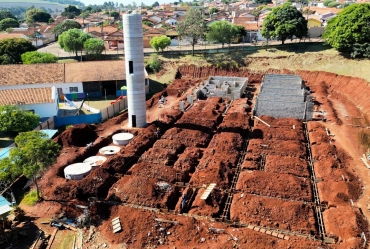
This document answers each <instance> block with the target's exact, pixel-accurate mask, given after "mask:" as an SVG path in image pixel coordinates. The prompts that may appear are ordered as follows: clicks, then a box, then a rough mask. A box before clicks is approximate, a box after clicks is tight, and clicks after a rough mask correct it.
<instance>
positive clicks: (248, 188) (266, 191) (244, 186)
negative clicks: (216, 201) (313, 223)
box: [236, 170, 312, 202]
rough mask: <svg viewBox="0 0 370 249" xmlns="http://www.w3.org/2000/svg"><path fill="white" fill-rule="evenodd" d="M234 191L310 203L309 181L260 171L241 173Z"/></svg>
mask: <svg viewBox="0 0 370 249" xmlns="http://www.w3.org/2000/svg"><path fill="white" fill-rule="evenodd" d="M236 190H240V191H242V192H243V193H248V194H257V195H262V196H270V197H278V198H284V199H291V200H297V201H305V202H311V201H312V191H311V185H310V179H307V178H301V177H296V176H293V175H290V174H282V173H280V174H276V173H269V172H262V171H257V170H255V171H243V172H241V173H240V175H239V180H238V182H237V184H236Z"/></svg>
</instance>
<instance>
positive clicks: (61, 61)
mask: <svg viewBox="0 0 370 249" xmlns="http://www.w3.org/2000/svg"><path fill="white" fill-rule="evenodd" d="M0 1H1V0H0ZM75 62H78V60H75V59H63V60H58V63H75Z"/></svg>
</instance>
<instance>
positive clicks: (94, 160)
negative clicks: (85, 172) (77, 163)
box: [84, 156, 107, 170]
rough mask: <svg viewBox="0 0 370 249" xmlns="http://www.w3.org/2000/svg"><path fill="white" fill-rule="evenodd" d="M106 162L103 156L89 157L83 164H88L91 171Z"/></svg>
mask: <svg viewBox="0 0 370 249" xmlns="http://www.w3.org/2000/svg"><path fill="white" fill-rule="evenodd" d="M106 160H107V158H106V157H105V156H91V157H89V158H86V159H85V161H84V163H86V164H89V165H90V166H91V169H92V170H94V169H96V168H99V167H100V166H101V165H102V164H103V163H104V162H105V161H106Z"/></svg>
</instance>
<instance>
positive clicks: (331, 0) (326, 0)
mask: <svg viewBox="0 0 370 249" xmlns="http://www.w3.org/2000/svg"><path fill="white" fill-rule="evenodd" d="M333 1H334V2H335V0H325V1H324V6H328V5H329V3H331V2H333Z"/></svg>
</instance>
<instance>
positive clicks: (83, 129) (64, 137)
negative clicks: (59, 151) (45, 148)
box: [54, 124, 98, 147]
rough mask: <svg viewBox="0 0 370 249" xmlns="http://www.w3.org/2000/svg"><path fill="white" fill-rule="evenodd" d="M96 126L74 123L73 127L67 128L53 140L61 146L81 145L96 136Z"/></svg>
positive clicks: (91, 140) (89, 141)
mask: <svg viewBox="0 0 370 249" xmlns="http://www.w3.org/2000/svg"><path fill="white" fill-rule="evenodd" d="M95 129H96V127H95V126H94V125H86V124H80V125H74V126H73V127H70V128H67V129H66V130H65V131H63V132H62V134H60V135H59V136H57V137H56V138H55V139H54V141H55V142H57V143H58V144H60V145H62V146H63V147H68V146H79V147H83V146H86V144H88V143H91V142H93V141H95V139H96V138H97V137H98V136H97V134H96V132H95Z"/></svg>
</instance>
